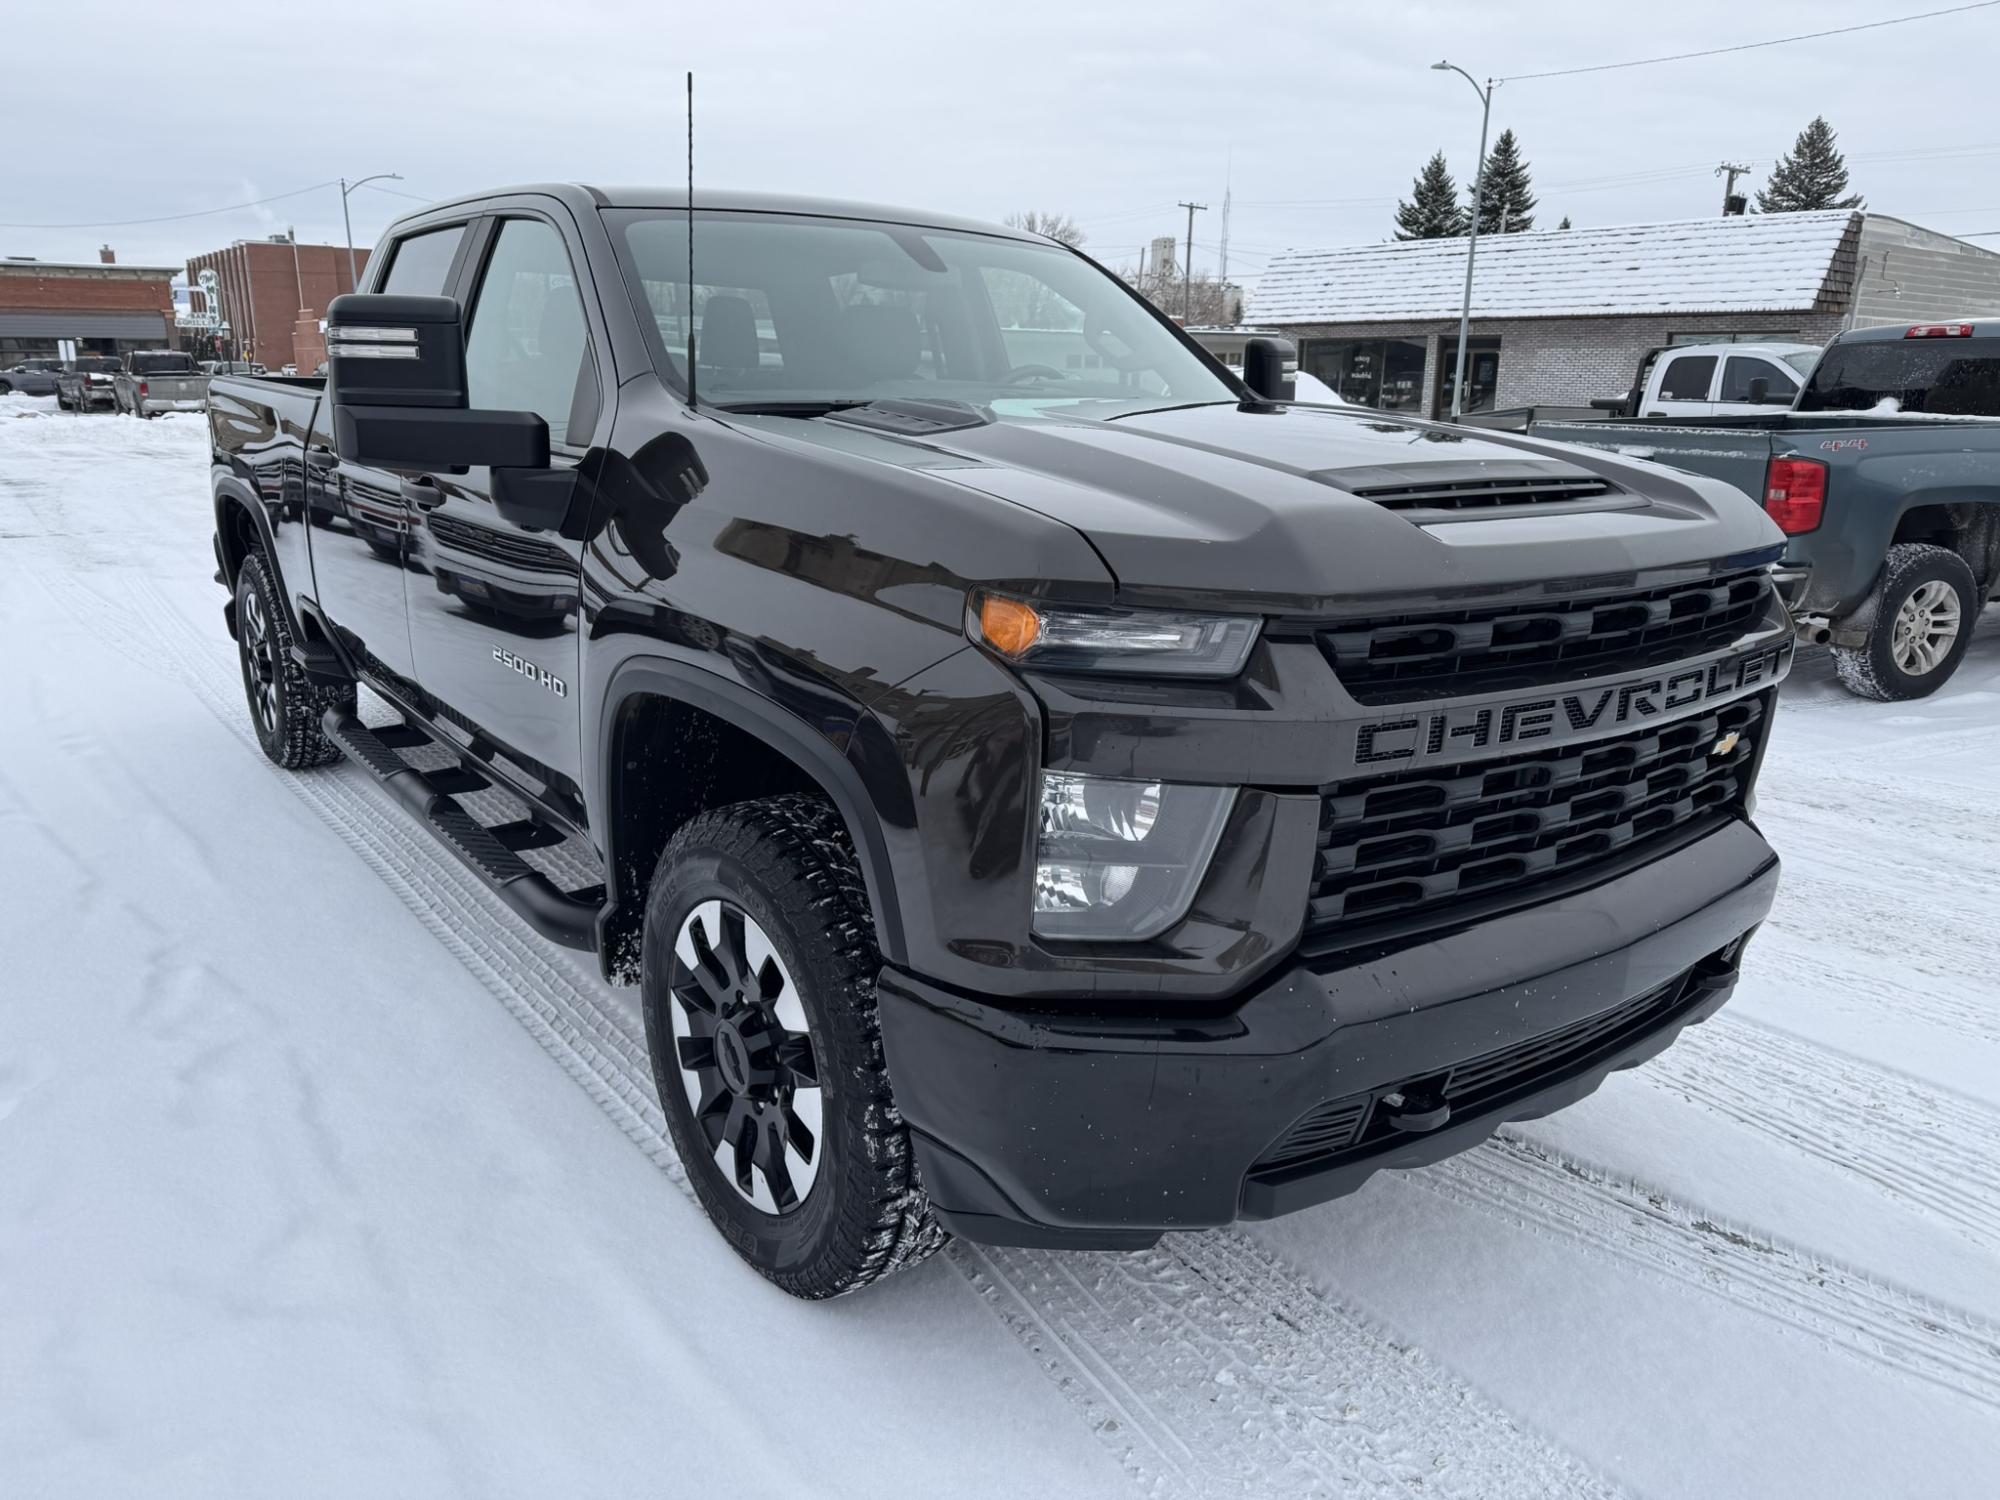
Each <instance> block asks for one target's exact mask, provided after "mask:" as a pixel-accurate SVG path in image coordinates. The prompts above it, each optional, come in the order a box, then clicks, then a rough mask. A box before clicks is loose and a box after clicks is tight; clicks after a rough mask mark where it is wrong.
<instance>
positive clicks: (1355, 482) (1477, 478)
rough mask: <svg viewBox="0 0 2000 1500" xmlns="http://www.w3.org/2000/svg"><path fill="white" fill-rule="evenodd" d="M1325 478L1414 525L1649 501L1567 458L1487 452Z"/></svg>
mask: <svg viewBox="0 0 2000 1500" xmlns="http://www.w3.org/2000/svg"><path fill="white" fill-rule="evenodd" d="M1312 477H1313V478H1314V479H1316V480H1318V481H1319V482H1320V483H1322V484H1330V485H1333V486H1335V487H1336V488H1339V489H1343V490H1346V491H1347V492H1348V493H1349V494H1350V495H1353V496H1354V497H1355V498H1357V499H1360V500H1372V501H1374V502H1375V504H1377V505H1379V506H1381V507H1382V508H1383V509H1384V510H1393V511H1395V512H1397V513H1398V514H1400V515H1402V516H1403V517H1404V518H1405V519H1406V520H1408V521H1410V522H1411V523H1412V524H1414V525H1418V526H1422V525H1427V524H1432V523H1436V522H1444V521H1480V520H1486V519H1489V518H1493V517H1498V516H1510V515H1518V514H1520V513H1522V512H1524V511H1533V512H1534V513H1535V514H1537V515H1547V514H1550V513H1556V514H1561V513H1563V512H1568V511H1583V510H1622V509H1625V508H1627V507H1629V506H1635V505H1643V504H1644V503H1645V502H1644V501H1643V500H1641V499H1640V498H1639V497H1638V496H1636V495H1631V494H1628V493H1626V492H1625V491H1624V490H1621V489H1619V488H1618V486H1617V485H1615V484H1613V483H1612V482H1611V481H1610V480H1608V479H1605V478H1602V477H1601V476H1599V475H1596V474H1591V473H1587V472H1586V471H1584V470H1582V469H1572V468H1569V467H1567V466H1565V465H1562V464H1548V463H1533V462H1520V461H1512V462H1509V461H1504V460H1502V461H1492V460H1483V459H1470V460H1457V461H1446V462H1443V463H1431V464H1424V465H1422V466H1416V465H1412V466H1410V467H1407V468H1405V467H1403V466H1402V465H1398V464H1378V465H1371V466H1369V467H1367V468H1358V469H1325V470H1321V471H1319V472H1317V473H1315V474H1314V475H1313V476H1312Z"/></svg>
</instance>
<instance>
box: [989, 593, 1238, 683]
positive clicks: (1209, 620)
mask: <svg viewBox="0 0 2000 1500" xmlns="http://www.w3.org/2000/svg"><path fill="white" fill-rule="evenodd" d="M1261 624H1262V621H1260V620H1259V619H1257V618H1256V617H1255V616H1254V615H1198V614H1184V613H1182V612H1180V611H1167V610H1151V609H1147V610H1139V609H1092V608H1085V607H1081V606H1072V605H1050V604H1030V603H1028V602H1027V601H1025V600H1021V599H1009V598H1007V597H1006V596H1004V595H1001V594H983V595H975V596H974V597H973V599H972V601H971V603H970V605H969V607H968V608H967V610H966V615H965V629H966V634H968V635H969V636H971V637H972V639H974V640H975V641H982V642H984V643H985V644H986V645H988V646H990V647H992V648H993V649H994V650H995V651H998V652H999V653H1000V654H1001V655H1002V656H1004V657H1006V658H1007V659H1008V660H1009V661H1017V662H1020V663H1022V664H1023V665H1026V666H1034V667H1045V668H1048V669H1050V670H1052V671H1059V672H1060V671H1068V672H1113V673H1118V674H1120V675H1122V676H1130V677H1234V676H1235V675H1236V674H1237V673H1238V672H1240V671H1242V670H1243V663H1244V662H1245V661H1247V660H1248V659H1249V656H1250V648H1251V647H1252V646H1254V645H1255V644H1256V643H1257V630H1258V627H1259V626H1260V625H1261Z"/></svg>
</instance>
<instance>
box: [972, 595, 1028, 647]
mask: <svg viewBox="0 0 2000 1500" xmlns="http://www.w3.org/2000/svg"><path fill="white" fill-rule="evenodd" d="M979 633H980V635H981V636H982V637H984V638H985V641H986V644H987V645H989V646H991V647H992V648H993V649H994V650H995V651H998V652H999V653H1000V654H1001V655H1003V656H1022V655H1025V654H1026V652H1027V650H1028V648H1029V647H1030V646H1032V645H1034V644H1035V642H1036V641H1037V640H1038V639H1039V638H1040V637H1041V634H1042V617H1041V616H1040V615H1038V614H1036V613H1035V611H1034V609H1033V607H1032V606H1030V605H1026V604H1023V603H1021V602H1020V601H1019V600H1018V599H996V598H994V597H993V596H991V595H988V596H987V597H986V598H985V599H983V600H981V601H980V604H979Z"/></svg>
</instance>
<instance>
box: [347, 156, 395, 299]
mask: <svg viewBox="0 0 2000 1500" xmlns="http://www.w3.org/2000/svg"><path fill="white" fill-rule="evenodd" d="M402 180H403V174H402V173H401V172H377V173H376V174H375V175H374V176H373V177H364V178H362V179H361V180H360V181H359V182H349V181H348V180H347V179H346V178H345V177H343V178H341V179H340V222H341V224H342V225H343V226H345V228H346V230H347V289H348V290H349V291H350V292H358V291H360V290H361V278H360V274H359V273H358V272H357V271H356V270H355V269H354V221H353V220H352V219H350V218H349V217H348V216H347V195H348V194H349V193H351V192H353V191H354V190H355V189H356V188H358V187H366V186H368V184H369V183H371V182H401V181H402Z"/></svg>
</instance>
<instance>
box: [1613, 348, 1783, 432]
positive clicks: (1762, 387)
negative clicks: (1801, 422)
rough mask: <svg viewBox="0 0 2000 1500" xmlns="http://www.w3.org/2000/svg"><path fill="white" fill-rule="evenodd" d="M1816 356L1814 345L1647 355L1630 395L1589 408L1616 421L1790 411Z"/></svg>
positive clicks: (1673, 350) (1659, 351)
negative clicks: (1616, 418) (1621, 419)
mask: <svg viewBox="0 0 2000 1500" xmlns="http://www.w3.org/2000/svg"><path fill="white" fill-rule="evenodd" d="M1819 356H1820V346H1819V345H1817V344H1672V345H1667V346H1665V347H1662V348H1658V349H1648V350H1647V351H1646V353H1645V354H1644V355H1643V356H1641V358H1640V360H1639V370H1638V373H1637V374H1636V375H1635V376H1634V377H1633V380H1632V388H1631V389H1630V390H1628V391H1627V392H1626V393H1625V394H1624V395H1622V396H1617V397H1612V398H1607V399H1604V400H1599V401H1593V402H1591V405H1592V406H1594V407H1596V408H1598V409H1599V410H1600V411H1604V412H1607V413H1609V414H1611V415H1612V416H1619V417H1675V418H1689V417H1721V416H1756V415H1758V414H1759V413H1761V412H1764V411H1767V410H1769V409H1770V408H1771V407H1774V406H1779V407H1783V406H1790V405H1791V404H1792V400H1793V398H1794V397H1796V396H1797V395H1798V393H1799V386H1800V384H1801V383H1802V382H1803V381H1804V379H1805V377H1806V376H1808V375H1810V374H1811V373H1812V368H1813V366H1814V365H1815V364H1817V363H1818V362H1819Z"/></svg>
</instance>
